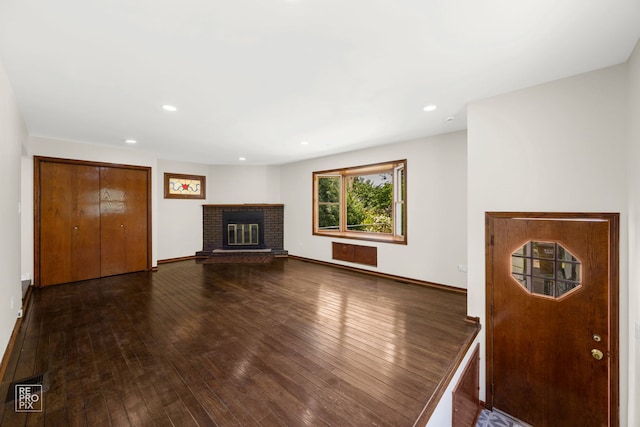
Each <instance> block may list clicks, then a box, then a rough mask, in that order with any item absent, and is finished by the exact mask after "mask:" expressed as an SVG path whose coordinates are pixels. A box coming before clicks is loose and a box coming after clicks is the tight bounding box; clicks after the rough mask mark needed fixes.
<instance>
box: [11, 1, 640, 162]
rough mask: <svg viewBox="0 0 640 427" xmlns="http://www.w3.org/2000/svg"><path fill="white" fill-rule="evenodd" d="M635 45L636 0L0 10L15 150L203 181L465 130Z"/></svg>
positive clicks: (59, 4)
mask: <svg viewBox="0 0 640 427" xmlns="http://www.w3.org/2000/svg"><path fill="white" fill-rule="evenodd" d="M639 36H640V0H518V1H515V0H228V1H223V0H181V1H177V0H55V1H54V0H0V60H1V61H2V63H3V65H4V67H5V69H6V71H7V74H8V76H9V79H10V82H11V85H12V87H13V90H14V92H15V94H16V97H17V99H18V103H19V106H20V110H21V112H22V115H23V117H24V120H25V122H26V125H27V128H28V130H29V133H30V134H31V135H36V136H45V137H50V138H57V139H65V140H73V141H80V142H88V143H98V144H108V145H113V146H118V147H122V146H127V147H132V146H130V145H127V144H125V143H124V142H123V140H124V139H127V138H133V139H136V140H137V141H138V143H137V144H136V145H135V148H136V149H143V150H151V151H154V152H156V153H157V155H158V156H159V157H160V158H164V159H173V160H181V161H193V162H198V163H206V164H239V163H241V162H240V161H239V160H238V158H239V157H240V156H244V157H246V161H245V162H244V163H247V164H282V163H288V162H292V161H296V160H301V159H306V158H311V157H318V156H323V155H327V154H332V153H339V152H344V151H351V150H354V149H359V148H364V147H368V146H374V145H380V144H386V143H393V142H400V141H406V140H410V139H414V138H419V137H423V136H429V135H435V134H439V133H444V132H450V131H453V130H459V129H464V128H465V127H466V105H467V104H468V103H469V102H471V101H474V100H478V99H482V98H486V97H489V96H493V95H497V94H500V93H505V92H508V91H512V90H515V89H519V88H523V87H527V86H531V85H535V84H538V83H543V82H546V81H550V80H555V79H558V78H562V77H566V76H570V75H574V74H578V73H582V72H585V71H590V70H594V69H597V68H602V67H605V66H609V65H613V64H618V63H621V62H624V61H626V60H627V58H628V57H629V54H630V53H631V51H632V49H633V47H634V45H635V43H636V42H637V40H638V37H639ZM163 104H171V105H175V106H176V107H177V108H178V111H177V112H175V113H168V112H166V111H163V110H162V109H161V106H162V105H163ZM427 104H436V105H437V107H438V108H437V110H435V111H433V112H430V113H427V112H425V111H423V107H424V106H425V105H427ZM448 117H453V120H451V121H447V120H446V119H447V118H448ZM302 141H306V142H308V144H307V145H301V142H302Z"/></svg>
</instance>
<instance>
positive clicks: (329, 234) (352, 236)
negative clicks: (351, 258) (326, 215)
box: [313, 231, 407, 245]
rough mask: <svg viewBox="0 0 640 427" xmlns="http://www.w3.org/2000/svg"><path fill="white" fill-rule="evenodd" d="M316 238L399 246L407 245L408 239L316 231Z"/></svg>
mask: <svg viewBox="0 0 640 427" xmlns="http://www.w3.org/2000/svg"><path fill="white" fill-rule="evenodd" d="M313 235H314V236H324V237H332V238H334V239H335V238H340V239H353V240H365V241H368V242H382V243H393V244H397V245H406V244H407V238H406V237H398V236H392V235H390V234H387V235H379V234H376V233H364V232H349V231H322V232H320V231H315V232H314V233H313Z"/></svg>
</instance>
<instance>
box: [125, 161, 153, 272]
mask: <svg viewBox="0 0 640 427" xmlns="http://www.w3.org/2000/svg"><path fill="white" fill-rule="evenodd" d="M125 174H126V179H125V183H126V187H125V190H126V193H125V199H126V206H125V225H126V227H125V242H126V245H127V251H126V257H125V270H126V271H127V272H130V271H141V270H146V269H147V268H148V267H147V265H148V253H147V247H148V233H149V232H150V230H148V215H147V211H148V194H149V189H148V186H149V182H148V174H147V171H146V170H135V169H129V170H126V171H125Z"/></svg>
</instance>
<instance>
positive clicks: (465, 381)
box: [452, 344, 482, 427]
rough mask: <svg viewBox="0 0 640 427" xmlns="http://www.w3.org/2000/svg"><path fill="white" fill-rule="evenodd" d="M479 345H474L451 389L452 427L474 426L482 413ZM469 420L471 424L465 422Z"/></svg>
mask: <svg viewBox="0 0 640 427" xmlns="http://www.w3.org/2000/svg"><path fill="white" fill-rule="evenodd" d="M479 393H480V344H476V347H475V348H474V349H473V353H472V354H471V357H469V360H468V361H467V364H466V366H465V367H464V370H463V371H462V374H461V375H460V378H458V382H457V383H456V386H455V387H454V389H453V414H452V419H453V422H452V425H453V427H458V426H469V425H472V426H475V425H476V423H477V422H478V417H479V416H480V411H482V405H481V404H480V394H479ZM469 420H471V423H470V424H469V423H467V421H469Z"/></svg>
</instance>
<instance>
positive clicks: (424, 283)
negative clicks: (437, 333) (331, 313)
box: [288, 254, 467, 295]
mask: <svg viewBox="0 0 640 427" xmlns="http://www.w3.org/2000/svg"><path fill="white" fill-rule="evenodd" d="M288 257H289V258H293V259H297V260H300V261H303V262H312V263H314V264H322V265H328V266H331V267H336V268H341V269H344V270H351V271H354V272H356V273H364V274H368V275H371V276H377V277H382V278H385V279H391V280H395V281H396V282H400V283H405V284H412V285H420V286H427V287H429V288H437V289H441V290H444V291H449V292H455V293H459V294H465V295H466V293H467V290H466V289H463V288H456V287H455V286H450V285H443V284H440V283H434V282H427V281H425V280H418V279H412V278H409V277H403V276H396V275H393V274H387V273H381V272H379V271H371V270H365V269H363V268H357V267H352V266H349V265H342V264H336V263H334V262H329V261H320V260H317V259H313V258H305V257H301V256H298V255H291V254H289V255H288Z"/></svg>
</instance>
